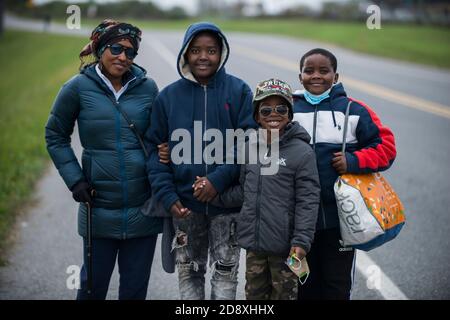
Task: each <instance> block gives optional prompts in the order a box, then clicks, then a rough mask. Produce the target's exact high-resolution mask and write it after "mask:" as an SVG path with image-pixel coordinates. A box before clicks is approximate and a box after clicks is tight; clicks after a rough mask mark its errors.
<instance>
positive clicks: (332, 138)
mask: <svg viewBox="0 0 450 320" xmlns="http://www.w3.org/2000/svg"><path fill="white" fill-rule="evenodd" d="M336 70H337V59H336V57H335V56H334V55H333V54H332V53H331V52H329V51H327V50H325V49H320V48H318V49H313V50H310V51H308V52H307V53H305V54H304V55H303V57H302V58H301V60H300V75H299V78H300V82H301V84H302V85H303V87H304V88H305V90H304V91H303V92H302V93H300V94H297V95H294V120H296V121H298V122H299V123H300V125H302V126H303V127H304V128H305V129H306V130H307V131H308V133H309V134H310V135H311V137H312V140H311V144H312V145H313V148H314V150H315V152H316V158H317V167H318V170H319V177H320V185H321V200H320V207H319V215H318V221H317V228H316V230H317V231H316V234H315V237H314V241H313V244H312V247H311V251H310V252H309V254H308V263H309V266H310V268H311V274H310V278H309V280H308V281H307V283H306V284H305V285H304V286H301V287H299V291H298V294H299V296H298V297H299V299H315V300H317V299H350V293H351V288H352V284H353V283H352V282H353V276H354V265H355V252H354V250H353V249H352V248H345V247H342V245H341V242H340V230H339V220H338V213H337V206H336V199H335V196H334V191H333V185H334V182H335V181H336V178H337V177H338V175H342V174H344V173H346V172H349V173H367V172H376V171H383V170H386V169H388V168H389V167H390V166H391V165H392V163H393V162H394V159H395V156H396V149H395V141H394V135H393V134H392V132H391V130H390V129H389V128H387V127H385V126H383V125H382V124H381V122H380V120H379V118H378V116H377V115H376V114H375V112H374V111H373V110H372V109H370V108H369V107H368V106H367V105H366V104H364V103H363V102H361V101H357V100H355V99H353V98H350V97H348V96H347V94H346V92H345V90H344V86H343V85H342V84H341V83H337V81H338V77H339V76H338V74H337V73H336ZM349 101H352V104H351V106H350V116H349V120H348V124H349V130H348V132H347V149H346V152H345V154H342V152H341V148H342V138H343V137H342V135H343V128H344V120H345V110H346V107H347V104H348V102H349Z"/></svg>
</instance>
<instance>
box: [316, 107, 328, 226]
mask: <svg viewBox="0 0 450 320" xmlns="http://www.w3.org/2000/svg"><path fill="white" fill-rule="evenodd" d="M318 107H319V105H316V106H315V109H314V122H313V150H314V152H315V151H316V134H317V133H316V131H317V109H318ZM320 211H321V213H322V220H323V228H324V229H326V226H327V220H326V218H325V211H324V210H323V202H322V196H321V197H320Z"/></svg>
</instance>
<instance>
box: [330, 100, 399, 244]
mask: <svg viewBox="0 0 450 320" xmlns="http://www.w3.org/2000/svg"><path fill="white" fill-rule="evenodd" d="M350 105H351V101H350V102H349V103H348V105H347V109H346V111H345V123H344V137H343V142H342V152H343V153H345V145H346V134H347V127H348V116H349V110H350ZM334 193H335V196H336V203H337V208H338V215H339V225H340V230H341V238H342V241H343V245H344V246H348V247H353V248H355V249H360V250H364V251H369V250H372V249H374V248H376V247H378V246H381V245H382V244H384V243H386V242H388V241H390V240H392V239H394V238H395V237H396V236H397V234H398V233H399V232H400V230H401V229H402V227H403V225H404V224H405V221H406V218H405V214H404V207H403V204H402V203H401V201H400V199H399V197H398V195H397V194H396V193H395V191H394V189H393V188H392V186H391V185H390V184H389V182H388V181H387V180H386V179H385V178H384V177H383V176H382V175H381V173H378V172H377V173H365V174H351V173H347V174H344V175H341V176H339V177H338V178H337V180H336V182H335V184H334Z"/></svg>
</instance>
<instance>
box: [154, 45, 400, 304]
mask: <svg viewBox="0 0 450 320" xmlns="http://www.w3.org/2000/svg"><path fill="white" fill-rule="evenodd" d="M150 46H151V47H152V48H153V50H155V51H156V52H157V53H158V54H159V55H160V56H161V58H163V59H164V60H165V61H166V62H167V63H168V64H169V65H170V66H171V67H173V68H174V69H175V70H176V69H177V68H176V60H177V57H176V56H175V55H174V54H173V53H172V52H171V51H170V50H169V48H167V47H166V46H165V45H164V44H163V43H162V42H160V41H159V40H157V39H155V38H152V41H150ZM261 57H264V60H263V61H262V62H264V63H268V61H267V59H266V58H267V55H266V54H264V53H260V58H261ZM256 60H260V59H256ZM271 64H272V65H276V66H278V67H287V66H289V70H295V69H292V68H291V67H292V66H291V65H290V63H289V62H287V61H283V60H280V59H276V60H273V61H272V62H271ZM373 266H375V267H377V268H378V269H379V273H378V275H379V276H380V279H379V281H380V282H379V284H380V285H379V288H375V289H374V290H378V291H379V292H380V294H381V295H382V296H383V298H384V299H386V300H408V298H407V297H406V295H405V294H404V293H403V292H402V291H401V290H400V289H399V288H398V287H397V286H396V285H395V284H394V283H393V282H392V280H391V279H390V278H389V277H388V276H387V275H386V274H385V273H384V272H383V271H382V270H381V268H379V267H378V266H377V264H376V263H375V262H374V261H373V260H372V259H371V258H370V257H369V256H368V255H367V254H366V253H365V252H362V251H358V252H357V255H356V268H357V269H358V271H359V272H360V273H361V274H362V275H363V277H364V278H365V279H366V283H367V281H370V280H371V279H372V278H373V277H376V276H377V275H376V274H373V272H374V270H375V269H373ZM378 269H377V270H378ZM374 281H375V280H374Z"/></svg>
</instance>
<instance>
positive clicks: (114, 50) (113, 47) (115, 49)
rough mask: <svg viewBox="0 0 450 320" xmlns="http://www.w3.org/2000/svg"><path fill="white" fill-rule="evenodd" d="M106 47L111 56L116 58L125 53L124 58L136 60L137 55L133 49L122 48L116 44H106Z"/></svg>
mask: <svg viewBox="0 0 450 320" xmlns="http://www.w3.org/2000/svg"><path fill="white" fill-rule="evenodd" d="M106 47H107V48H109V50H110V51H111V54H112V55H115V56H118V55H119V54H121V53H122V52H124V51H125V56H126V57H127V58H128V59H130V60H133V59H134V58H136V56H137V54H138V53H137V51H136V50H134V48H129V47H124V46H122V45H120V44H118V43H113V44H108V45H107V46H106Z"/></svg>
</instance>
